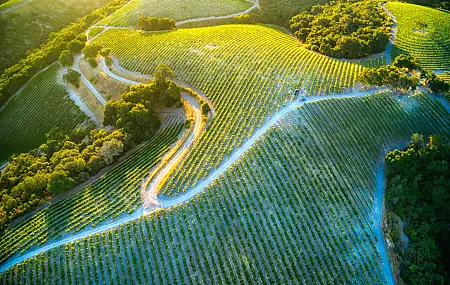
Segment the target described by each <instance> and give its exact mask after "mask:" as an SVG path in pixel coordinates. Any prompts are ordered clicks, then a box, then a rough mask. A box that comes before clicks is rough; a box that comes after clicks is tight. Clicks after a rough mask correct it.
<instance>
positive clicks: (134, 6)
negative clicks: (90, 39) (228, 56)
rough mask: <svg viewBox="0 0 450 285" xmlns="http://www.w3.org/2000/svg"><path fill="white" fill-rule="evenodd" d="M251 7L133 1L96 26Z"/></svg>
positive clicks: (220, 0)
mask: <svg viewBox="0 0 450 285" xmlns="http://www.w3.org/2000/svg"><path fill="white" fill-rule="evenodd" d="M252 5H253V4H252V3H251V2H249V1H245V0H134V1H133V2H131V3H130V4H129V5H127V6H124V7H123V8H122V9H120V10H118V11H117V12H115V13H114V14H112V15H111V16H109V17H108V18H106V19H104V20H103V21H101V22H100V23H98V25H100V26H101V25H104V26H125V27H134V26H137V22H138V20H139V18H140V17H141V16H146V17H150V16H153V17H160V18H170V19H172V20H174V21H180V20H186V19H194V18H202V17H211V16H226V15H230V14H234V13H238V12H242V11H245V10H247V9H248V8H250V7H251V6H252Z"/></svg>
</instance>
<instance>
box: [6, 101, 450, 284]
mask: <svg viewBox="0 0 450 285" xmlns="http://www.w3.org/2000/svg"><path fill="white" fill-rule="evenodd" d="M336 118H339V120H336ZM413 132H421V133H423V134H425V135H426V134H430V133H434V134H442V135H444V136H446V137H447V138H450V114H449V113H448V112H447V111H446V110H445V109H444V108H443V107H442V105H441V104H440V103H439V101H438V100H435V99H434V98H433V97H431V96H429V95H427V94H418V95H415V96H409V97H407V98H402V99H396V98H394V97H392V96H390V94H389V93H384V94H376V95H371V96H365V97H362V98H353V99H330V100H321V101H317V102H314V103H310V104H306V105H304V106H303V107H301V108H299V109H297V110H295V111H293V112H291V113H290V114H289V115H287V116H286V117H284V118H283V119H282V120H281V121H279V122H278V123H277V124H276V125H275V126H274V127H272V128H271V129H270V130H269V132H267V133H266V134H265V135H264V136H263V137H262V138H261V139H259V140H258V141H257V143H256V144H255V145H253V146H252V147H251V148H250V149H249V150H248V151H247V152H246V153H245V154H244V155H243V156H242V157H241V159H239V160H238V161H237V162H236V163H235V164H234V165H233V166H232V167H231V168H229V169H228V170H227V172H226V173H225V174H223V175H222V176H220V177H219V178H218V179H216V180H215V181H214V182H213V183H212V184H211V185H209V186H208V187H207V188H206V189H205V191H204V192H203V193H202V194H200V195H198V196H197V197H196V198H195V199H193V200H191V201H190V202H188V203H185V204H182V205H179V206H177V207H172V208H170V209H167V210H165V211H156V212H153V213H151V214H150V215H148V216H144V217H142V218H139V219H137V220H133V221H131V222H128V223H125V224H123V225H120V226H118V227H116V228H113V229H111V230H108V231H106V232H102V233H98V234H95V235H92V236H88V237H86V238H84V239H81V240H77V241H76V242H73V243H68V244H65V245H63V246H60V247H56V248H53V249H51V250H49V251H47V252H45V253H43V254H40V255H37V256H35V257H33V258H30V259H28V260H26V261H24V262H22V263H20V264H18V265H16V266H14V267H12V268H10V269H8V270H7V271H5V272H4V273H3V274H2V275H1V276H0V280H2V283H3V284H60V283H64V284H182V283H183V284H210V283H221V284H237V283H241V284H256V283H263V284H275V283H281V284H289V283H294V284H298V283H302V284H389V283H390V282H391V280H390V277H389V272H388V270H387V269H386V268H387V267H388V265H387V264H386V260H385V259H383V256H382V255H381V253H380V249H379V245H380V244H382V243H383V241H382V239H381V236H380V234H379V232H380V229H379V223H378V221H377V220H376V219H377V218H376V216H377V214H376V213H375V209H376V208H377V202H378V201H377V198H376V197H375V193H376V191H375V188H376V186H377V183H379V182H380V181H377V179H376V178H377V170H378V169H379V165H380V162H381V159H382V155H383V153H384V151H386V150H387V149H392V148H393V147H395V146H399V145H402V144H403V143H405V142H407V140H408V138H409V137H410V135H411V134H412V133H413ZM355 142H358V143H355ZM378 198H379V196H378ZM2 240H4V239H3V237H2ZM2 249H3V247H2Z"/></svg>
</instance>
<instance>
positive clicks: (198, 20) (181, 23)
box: [175, 0, 259, 26]
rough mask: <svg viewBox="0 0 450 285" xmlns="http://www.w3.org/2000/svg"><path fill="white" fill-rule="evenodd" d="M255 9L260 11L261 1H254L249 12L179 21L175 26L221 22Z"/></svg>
mask: <svg viewBox="0 0 450 285" xmlns="http://www.w3.org/2000/svg"><path fill="white" fill-rule="evenodd" d="M248 2H253V1H248ZM255 8H258V9H259V0H256V1H254V2H253V6H252V7H250V8H248V9H247V10H245V11H242V12H238V13H234V14H230V15H226V16H212V17H203V18H195V19H188V20H183V21H178V22H176V23H175V25H176V26H181V25H184V24H187V23H193V22H201V21H209V20H220V19H229V18H234V17H236V16H240V15H244V14H248V13H249V12H250V11H252V10H253V9H255Z"/></svg>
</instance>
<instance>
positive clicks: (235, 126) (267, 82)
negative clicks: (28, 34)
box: [94, 25, 363, 195]
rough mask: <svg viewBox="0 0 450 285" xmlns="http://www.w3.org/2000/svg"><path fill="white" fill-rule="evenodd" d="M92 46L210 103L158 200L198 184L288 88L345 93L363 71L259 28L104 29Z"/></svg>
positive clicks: (290, 93) (287, 93)
mask: <svg viewBox="0 0 450 285" xmlns="http://www.w3.org/2000/svg"><path fill="white" fill-rule="evenodd" d="M94 42H96V43H99V44H101V45H104V46H107V47H109V48H111V49H112V53H113V54H114V56H116V57H117V59H118V61H119V63H120V65H121V66H122V67H124V68H126V69H128V70H131V71H138V72H141V73H145V74H149V73H152V72H153V70H154V68H155V67H156V65H157V64H159V63H161V62H164V63H166V64H168V65H169V66H171V67H172V68H173V69H174V71H175V73H176V74H177V77H178V78H179V79H181V80H182V81H185V82H186V83H188V84H189V85H191V86H193V87H195V88H197V89H199V90H202V91H203V92H204V93H205V94H206V95H207V96H208V97H209V98H210V99H211V101H212V102H213V104H214V107H215V110H216V111H217V113H216V116H215V119H214V120H213V122H212V123H211V126H210V127H209V128H208V129H207V130H206V132H205V133H203V134H202V136H201V137H200V139H199V140H198V142H197V143H196V144H195V145H194V146H193V148H192V149H191V151H190V152H189V154H188V155H187V157H186V159H185V160H184V161H183V162H182V163H181V164H180V165H179V167H177V168H176V170H175V172H174V174H173V175H172V176H171V179H170V180H169V181H170V182H169V183H168V184H167V186H166V187H164V189H163V194H165V195H176V194H178V193H181V192H184V191H186V190H187V189H188V188H189V187H191V186H195V185H196V184H197V183H198V182H199V180H201V179H204V178H205V177H206V176H207V175H208V173H209V172H210V171H211V170H212V169H214V168H217V167H218V165H219V164H220V162H221V161H222V159H223V158H224V157H226V156H228V155H230V153H231V152H232V151H233V149H235V148H237V147H239V146H240V145H241V144H242V142H243V141H244V140H245V139H246V138H248V137H250V136H251V134H252V133H253V131H254V130H255V129H257V128H258V127H259V126H261V124H262V123H263V122H264V120H265V119H266V118H267V117H268V116H270V115H271V114H272V113H274V112H276V111H277V110H278V109H279V108H280V106H281V105H282V104H283V103H284V102H286V101H288V100H292V99H294V96H293V91H294V89H295V88H302V89H303V90H304V92H305V93H306V94H329V93H336V92H342V91H344V90H346V89H351V88H353V85H354V77H355V76H356V74H357V73H358V72H359V71H360V70H362V68H363V67H362V66H361V65H358V64H354V63H348V62H341V61H337V60H332V59H330V58H327V57H325V56H321V55H319V54H315V53H312V52H310V51H308V50H306V49H303V48H302V47H301V45H300V43H299V42H297V41H296V40H295V39H294V38H292V37H291V36H290V35H287V34H285V33H282V32H280V31H278V30H276V29H273V28H268V27H264V26H250V25H231V26H220V27H209V28H200V29H187V30H178V31H175V32H170V33H139V32H135V31H130V30H108V31H106V32H105V33H104V34H102V35H100V36H99V37H98V38H96V39H95V40H94Z"/></svg>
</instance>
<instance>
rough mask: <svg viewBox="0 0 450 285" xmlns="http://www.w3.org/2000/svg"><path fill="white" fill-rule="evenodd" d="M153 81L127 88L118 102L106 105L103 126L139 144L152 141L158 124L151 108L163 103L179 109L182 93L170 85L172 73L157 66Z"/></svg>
mask: <svg viewBox="0 0 450 285" xmlns="http://www.w3.org/2000/svg"><path fill="white" fill-rule="evenodd" d="M154 77H155V80H154V81H153V82H151V83H150V84H139V85H134V86H131V87H130V90H129V91H128V92H125V93H123V94H122V95H121V96H120V100H118V101H108V102H107V103H106V105H105V110H104V121H103V124H104V125H112V126H116V127H118V128H122V129H123V130H124V132H125V134H126V136H125V140H126V141H127V142H132V143H140V142H142V141H144V140H146V139H149V138H150V137H152V136H153V135H154V134H155V132H156V131H157V130H158V128H159V126H160V124H161V122H160V119H159V116H158V114H156V112H155V111H154V110H153V106H155V105H156V104H158V103H162V104H164V105H165V106H167V107H170V106H173V105H176V106H177V107H180V106H181V105H182V103H181V90H180V87H178V85H177V84H176V83H175V82H173V81H171V80H170V79H172V78H174V73H173V71H172V70H171V69H170V68H169V67H168V66H166V65H164V64H160V65H158V67H157V68H156V70H155V73H154Z"/></svg>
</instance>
